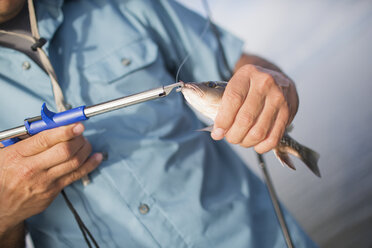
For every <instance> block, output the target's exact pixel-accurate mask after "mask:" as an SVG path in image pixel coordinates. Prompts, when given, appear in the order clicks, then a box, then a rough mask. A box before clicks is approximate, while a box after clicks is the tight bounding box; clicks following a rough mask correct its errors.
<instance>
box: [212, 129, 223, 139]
mask: <svg viewBox="0 0 372 248" xmlns="http://www.w3.org/2000/svg"><path fill="white" fill-rule="evenodd" d="M224 135H225V130H223V129H222V128H215V129H213V131H212V138H213V139H216V140H220V139H223V136H224Z"/></svg>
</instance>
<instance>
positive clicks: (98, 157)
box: [93, 153, 103, 162]
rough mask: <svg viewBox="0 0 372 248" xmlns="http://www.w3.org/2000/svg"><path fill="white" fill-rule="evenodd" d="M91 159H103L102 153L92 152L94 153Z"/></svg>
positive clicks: (99, 160) (98, 160)
mask: <svg viewBox="0 0 372 248" xmlns="http://www.w3.org/2000/svg"><path fill="white" fill-rule="evenodd" d="M93 159H94V160H95V161H97V162H101V161H102V159H103V155H102V153H96V154H94V155H93Z"/></svg>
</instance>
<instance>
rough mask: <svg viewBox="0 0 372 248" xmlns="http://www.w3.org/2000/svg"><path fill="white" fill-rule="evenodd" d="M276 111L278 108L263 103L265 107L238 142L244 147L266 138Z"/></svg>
mask: <svg viewBox="0 0 372 248" xmlns="http://www.w3.org/2000/svg"><path fill="white" fill-rule="evenodd" d="M277 113H278V110H277V109H276V107H275V106H273V105H272V104H270V103H267V104H265V107H264V109H263V111H262V112H261V113H260V116H259V117H258V120H257V122H256V124H255V125H254V126H253V127H252V128H251V129H250V130H249V132H248V133H247V134H246V135H245V136H244V137H243V140H242V141H241V142H240V144H241V145H242V146H244V147H251V146H254V145H256V144H259V143H260V142H261V141H263V140H264V139H266V137H267V135H268V133H269V131H270V129H272V126H273V124H274V122H275V119H276V116H277ZM226 138H227V137H226Z"/></svg>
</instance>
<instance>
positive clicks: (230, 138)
mask: <svg viewBox="0 0 372 248" xmlns="http://www.w3.org/2000/svg"><path fill="white" fill-rule="evenodd" d="M225 138H226V140H227V142H229V143H230V144H239V143H240V142H241V139H240V138H239V137H238V136H236V135H231V134H230V135H226V137H225Z"/></svg>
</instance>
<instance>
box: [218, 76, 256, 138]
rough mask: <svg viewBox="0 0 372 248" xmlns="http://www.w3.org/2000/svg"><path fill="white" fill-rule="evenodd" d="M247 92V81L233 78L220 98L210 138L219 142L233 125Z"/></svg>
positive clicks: (238, 77) (236, 77)
mask: <svg viewBox="0 0 372 248" xmlns="http://www.w3.org/2000/svg"><path fill="white" fill-rule="evenodd" d="M248 91H249V81H248V82H247V81H243V80H240V76H239V75H238V76H233V77H232V78H231V80H230V82H229V83H228V84H227V86H226V89H225V92H224V94H223V96H222V102H221V105H220V109H219V111H218V114H217V117H216V119H215V121H214V130H213V132H212V138H214V139H216V140H219V139H222V138H223V137H224V135H225V132H226V131H227V130H229V129H230V127H231V126H232V124H233V123H234V120H235V116H236V115H237V113H238V111H239V109H240V108H241V106H242V105H243V104H244V102H245V100H246V96H247V94H248Z"/></svg>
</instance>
